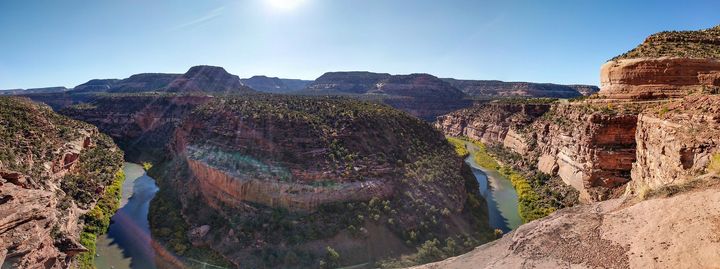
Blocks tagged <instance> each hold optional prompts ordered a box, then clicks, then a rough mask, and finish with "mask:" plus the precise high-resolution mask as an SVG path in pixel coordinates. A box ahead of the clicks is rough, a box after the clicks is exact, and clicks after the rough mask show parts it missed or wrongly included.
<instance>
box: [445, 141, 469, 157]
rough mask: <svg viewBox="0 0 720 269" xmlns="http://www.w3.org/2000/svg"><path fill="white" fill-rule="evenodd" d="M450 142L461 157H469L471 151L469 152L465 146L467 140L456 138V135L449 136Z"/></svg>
mask: <svg viewBox="0 0 720 269" xmlns="http://www.w3.org/2000/svg"><path fill="white" fill-rule="evenodd" d="M447 140H448V142H450V144H452V145H453V148H455V153H457V155H459V156H460V157H463V158H464V157H467V156H468V155H469V154H470V152H468V150H467V148H466V147H465V141H463V140H461V139H458V138H455V137H448V138H447Z"/></svg>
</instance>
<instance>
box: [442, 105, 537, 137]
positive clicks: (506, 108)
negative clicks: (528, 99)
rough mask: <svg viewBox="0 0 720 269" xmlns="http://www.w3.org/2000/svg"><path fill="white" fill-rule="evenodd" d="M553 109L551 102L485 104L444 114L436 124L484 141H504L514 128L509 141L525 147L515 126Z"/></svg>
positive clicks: (443, 128) (451, 132)
mask: <svg viewBox="0 0 720 269" xmlns="http://www.w3.org/2000/svg"><path fill="white" fill-rule="evenodd" d="M549 109H550V105H549V104H508V103H488V104H481V105H476V106H474V107H471V108H467V109H463V110H459V111H455V112H452V113H449V114H447V115H443V116H440V117H438V118H437V121H436V122H435V127H437V128H439V129H440V130H442V131H443V133H445V134H446V135H450V136H466V137H468V138H470V139H473V140H477V141H480V142H483V143H504V142H505V139H506V137H507V135H508V132H511V131H510V130H511V129H512V130H513V131H512V135H511V137H510V138H508V145H513V146H512V147H525V146H524V145H521V144H522V143H523V142H522V141H519V137H518V135H517V133H516V131H515V130H517V129H520V128H523V127H524V126H528V125H529V124H531V123H532V122H533V121H534V120H535V119H537V118H538V117H540V116H542V115H543V114H545V113H546V112H547V111H548V110H549Z"/></svg>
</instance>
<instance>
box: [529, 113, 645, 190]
mask: <svg viewBox="0 0 720 269" xmlns="http://www.w3.org/2000/svg"><path fill="white" fill-rule="evenodd" d="M636 113H637V112H635V111H626V112H624V111H621V110H620V109H619V108H618V110H602V109H599V108H598V107H597V106H595V105H591V104H570V105H556V106H555V107H553V109H552V110H551V111H550V112H549V113H548V114H547V115H545V116H544V117H543V118H541V119H540V120H538V121H536V122H535V123H533V125H532V127H531V129H533V130H535V133H533V134H532V135H531V136H533V137H536V140H535V144H536V145H537V146H536V148H535V149H534V152H533V154H534V155H533V154H530V155H525V156H533V158H537V159H536V162H537V164H538V165H537V167H538V169H539V170H540V171H542V172H545V173H548V174H557V175H559V176H560V177H561V178H562V179H563V181H565V183H567V184H568V185H571V186H573V187H574V188H575V189H577V190H578V191H580V200H581V201H584V202H590V201H601V200H605V199H608V198H612V197H618V196H619V195H620V194H621V193H622V189H621V188H619V187H621V186H623V185H624V184H625V183H627V182H628V181H629V180H630V170H631V168H632V163H633V162H634V161H635V145H636V141H635V129H636V124H637V115H636Z"/></svg>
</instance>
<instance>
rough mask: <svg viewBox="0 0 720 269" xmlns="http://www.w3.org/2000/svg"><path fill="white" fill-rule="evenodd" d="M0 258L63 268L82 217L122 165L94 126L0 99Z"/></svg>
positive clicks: (76, 245) (76, 244)
mask: <svg viewBox="0 0 720 269" xmlns="http://www.w3.org/2000/svg"><path fill="white" fill-rule="evenodd" d="M0 124H2V126H4V128H2V129H1V130H0V137H1V138H0V263H1V264H2V266H3V268H6V267H12V268H68V267H72V266H74V263H75V261H74V259H73V257H75V256H76V255H77V254H79V253H83V252H87V251H88V250H87V249H86V248H85V247H84V246H82V245H81V244H80V232H81V231H82V230H83V226H84V225H83V222H84V218H83V215H84V214H86V213H87V212H88V211H90V209H91V208H93V207H94V206H95V204H96V202H97V201H98V199H99V198H100V197H99V196H101V195H102V193H103V191H104V189H105V188H106V187H107V186H108V185H109V184H110V183H111V181H112V180H113V177H114V176H115V172H116V171H118V170H119V169H120V167H121V165H122V152H121V151H120V150H119V149H117V148H116V147H115V145H114V144H113V143H112V141H111V140H110V139H109V138H108V137H106V136H104V135H101V134H100V133H99V132H98V130H97V129H96V128H95V127H92V126H90V125H88V124H83V123H80V122H77V121H73V120H70V119H68V118H65V117H62V116H59V115H57V114H55V113H54V112H52V110H51V109H50V108H49V107H46V106H40V105H37V104H34V103H32V102H31V101H29V100H25V99H19V98H7V97H3V98H0Z"/></svg>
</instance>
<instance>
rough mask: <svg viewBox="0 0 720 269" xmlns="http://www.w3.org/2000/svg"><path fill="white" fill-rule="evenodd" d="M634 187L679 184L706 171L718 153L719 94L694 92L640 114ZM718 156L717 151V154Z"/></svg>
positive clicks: (719, 133) (719, 134)
mask: <svg viewBox="0 0 720 269" xmlns="http://www.w3.org/2000/svg"><path fill="white" fill-rule="evenodd" d="M637 143H638V147H637V162H636V163H634V164H633V169H632V179H633V183H634V184H633V185H634V186H635V187H636V188H635V189H636V190H638V189H642V188H650V189H656V188H659V187H662V186H667V185H671V184H681V183H685V182H687V181H690V180H693V179H695V178H696V177H698V176H700V175H703V174H705V173H706V171H705V169H706V167H707V166H708V165H709V163H710V162H711V161H712V158H713V156H715V155H714V154H718V153H720V95H709V96H708V95H697V96H690V97H687V98H685V99H683V100H679V101H675V102H671V103H667V104H663V105H660V106H658V107H656V108H653V109H648V110H645V111H644V112H643V113H642V114H640V118H639V121H638V131H637ZM718 156H720V155H718Z"/></svg>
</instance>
